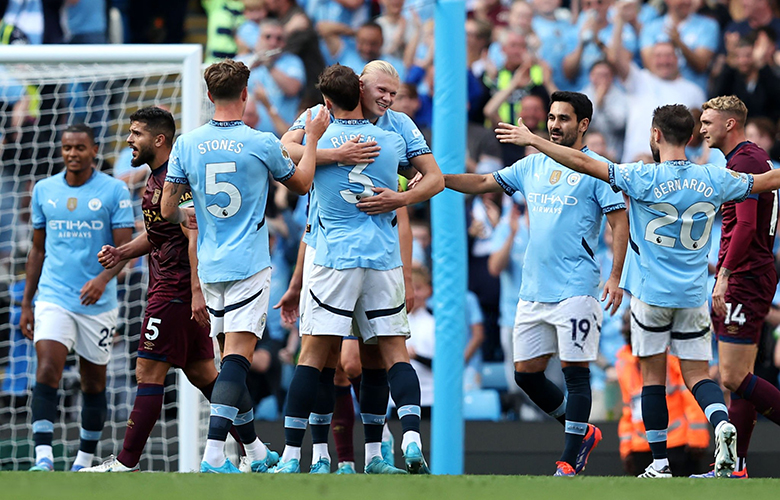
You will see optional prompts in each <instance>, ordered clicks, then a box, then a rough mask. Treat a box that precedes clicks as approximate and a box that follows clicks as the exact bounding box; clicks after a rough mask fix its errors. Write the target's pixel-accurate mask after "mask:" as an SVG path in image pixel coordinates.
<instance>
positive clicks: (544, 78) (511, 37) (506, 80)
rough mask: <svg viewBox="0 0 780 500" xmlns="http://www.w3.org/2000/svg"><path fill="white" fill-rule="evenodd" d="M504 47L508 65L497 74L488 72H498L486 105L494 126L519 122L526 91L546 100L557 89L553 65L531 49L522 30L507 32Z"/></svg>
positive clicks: (486, 114) (485, 109)
mask: <svg viewBox="0 0 780 500" xmlns="http://www.w3.org/2000/svg"><path fill="white" fill-rule="evenodd" d="M502 48H503V51H504V55H505V56H506V62H505V63H504V67H503V68H501V69H499V70H498V72H497V74H496V75H486V76H487V77H491V76H494V78H493V79H492V81H490V83H489V84H488V86H489V87H490V88H491V90H492V96H491V98H490V100H489V101H488V103H487V104H486V105H485V108H484V112H485V117H486V118H487V119H488V120H490V121H491V122H492V125H493V126H496V125H498V123H499V122H505V123H517V118H518V117H519V116H520V111H521V109H522V104H521V101H522V99H523V97H525V96H526V95H528V94H536V95H538V96H540V97H541V98H542V99H544V100H545V102H546V101H547V100H549V94H551V93H553V92H554V91H555V84H554V83H553V82H552V79H551V77H550V68H549V66H547V64H546V63H545V62H544V61H540V60H538V59H537V58H536V57H534V55H533V54H531V53H530V52H529V51H528V46H527V44H526V41H525V37H524V36H523V35H522V34H521V33H518V32H516V31H510V32H508V33H506V35H505V36H504V40H503V42H502Z"/></svg>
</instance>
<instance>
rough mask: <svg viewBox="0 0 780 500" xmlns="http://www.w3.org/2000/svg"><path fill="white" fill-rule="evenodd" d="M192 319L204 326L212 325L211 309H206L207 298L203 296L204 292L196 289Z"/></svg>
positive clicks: (193, 294)
mask: <svg viewBox="0 0 780 500" xmlns="http://www.w3.org/2000/svg"><path fill="white" fill-rule="evenodd" d="M191 318H192V319H194V320H195V321H197V323H198V324H199V325H200V326H202V327H203V328H207V327H209V326H211V319H210V318H209V311H208V309H206V299H204V298H203V292H202V291H200V290H194V291H193V292H192V316H191Z"/></svg>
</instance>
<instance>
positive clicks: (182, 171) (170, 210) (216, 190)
mask: <svg viewBox="0 0 780 500" xmlns="http://www.w3.org/2000/svg"><path fill="white" fill-rule="evenodd" d="M248 79H249V68H247V67H246V66H245V65H244V64H243V63H240V62H236V61H232V60H225V61H221V62H219V63H215V64H212V65H211V66H209V67H208V68H207V69H206V73H205V80H206V86H207V87H208V95H209V99H210V100H212V101H213V102H214V106H215V108H216V109H215V112H214V118H213V119H212V120H211V121H210V122H209V123H208V124H206V125H204V126H202V127H200V128H198V129H196V130H194V131H192V132H189V133H187V134H184V135H182V136H181V137H180V138H179V140H178V141H177V142H176V144H175V145H174V148H173V152H172V154H171V159H170V163H169V165H168V175H167V177H166V178H165V185H164V187H163V198H162V215H163V217H165V218H166V219H167V220H168V221H170V222H171V223H173V224H180V223H186V225H187V226H188V227H190V226H192V225H195V224H196V222H195V217H194V214H193V213H192V212H191V209H183V208H180V207H179V199H180V197H181V195H182V194H183V192H184V185H186V184H189V186H190V187H191V189H192V198H193V202H194V205H195V214H197V221H198V222H199V224H198V225H199V228H200V230H199V233H198V252H197V255H198V277H199V279H200V282H201V287H202V289H203V294H204V297H205V300H206V306H207V309H208V311H209V314H210V318H211V334H212V336H215V335H222V334H224V351H223V357H222V370H221V371H220V373H219V376H218V377H217V381H216V383H215V385H214V390H213V392H212V399H211V417H210V419H209V432H208V440H207V442H206V449H205V452H204V456H203V461H202V463H201V472H221V473H237V472H239V470H238V468H236V467H235V466H234V465H233V464H232V463H230V460H228V459H227V458H226V457H225V452H224V445H225V439H226V437H227V434H228V431H229V429H230V427H231V425H233V424H234V423H235V424H239V425H240V424H241V423H246V422H247V421H248V419H249V418H251V412H252V399H251V397H250V396H249V391H248V389H247V387H246V375H247V372H248V371H249V366H250V360H251V359H252V354H253V352H254V349H255V344H256V343H257V336H261V335H262V332H263V327H264V326H265V321H266V316H267V311H268V287H269V282H270V277H271V268H270V262H271V260H270V255H269V249H268V228H267V227H266V226H265V205H266V199H267V197H268V179H267V176H268V173H269V172H270V173H271V175H273V177H274V178H275V179H276V180H278V181H280V182H282V183H283V184H284V185H285V186H287V187H288V188H289V189H291V190H293V191H295V192H297V193H299V194H304V193H306V192H307V191H308V190H309V188H310V187H311V181H312V178H313V176H314V168H315V155H316V143H317V140H318V139H319V138H320V136H321V135H322V134H323V132H324V131H325V129H326V128H327V126H328V119H329V116H328V113H323V116H319V117H317V119H316V120H313V121H311V120H307V124H306V134H307V139H308V141H309V143H310V145H309V146H307V148H306V151H305V153H304V155H303V158H302V159H301V161H300V163H299V164H298V168H297V169H296V167H295V165H294V164H293V162H292V161H291V160H290V156H289V154H288V153H287V150H286V149H285V148H284V146H282V144H281V143H280V142H279V140H278V139H276V138H275V137H273V135H272V134H269V133H263V132H257V131H255V130H252V129H251V128H249V127H247V126H246V125H244V123H243V122H242V121H241V117H242V116H243V113H244V108H245V107H246V100H247V80H248ZM247 427H251V426H247ZM249 430H250V429H247V431H249ZM251 432H252V433H254V428H253V427H252V428H251ZM242 441H244V442H247V441H249V442H254V439H251V440H249V439H244V438H242ZM256 452H257V454H256V455H255V456H254V457H251V458H252V460H253V461H262V460H266V459H267V458H268V454H267V451H266V449H265V446H259V447H258V449H257V450H256ZM247 453H248V454H249V453H250V451H249V450H247ZM266 463H267V460H266Z"/></svg>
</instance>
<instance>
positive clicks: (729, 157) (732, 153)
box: [726, 141, 750, 161]
mask: <svg viewBox="0 0 780 500" xmlns="http://www.w3.org/2000/svg"><path fill="white" fill-rule="evenodd" d="M747 144H750V141H742V142H740V143H739V144H737V146H736V147H735V148H734V149H732V150H731V151H730V152H729V154H727V155H726V161H729V160H731V157H732V156H734V155H735V154H737V151H739V150H740V149H742V146H745V145H747Z"/></svg>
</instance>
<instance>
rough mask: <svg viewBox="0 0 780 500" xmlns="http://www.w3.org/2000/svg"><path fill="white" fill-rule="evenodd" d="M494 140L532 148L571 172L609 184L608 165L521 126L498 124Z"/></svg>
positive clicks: (521, 124) (521, 123)
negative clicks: (574, 171)
mask: <svg viewBox="0 0 780 500" xmlns="http://www.w3.org/2000/svg"><path fill="white" fill-rule="evenodd" d="M496 138H497V139H498V140H499V142H501V143H504V144H516V145H518V146H533V147H535V148H536V149H538V150H539V151H541V152H542V153H544V154H546V155H547V156H549V157H550V158H552V159H553V160H555V161H557V162H558V163H560V164H561V165H565V166H567V167H569V168H570V169H572V170H576V171H577V172H580V173H583V174H585V175H590V176H591V177H595V178H597V179H601V180H602V181H604V182H609V165H607V164H606V163H604V162H601V161H598V160H595V159H593V158H591V157H590V156H588V155H586V154H585V153H583V152H581V151H577V150H576V149H572V148H569V147H566V146H560V145H558V144H555V143H552V142H550V141H548V140H546V139H542V138H541V137H539V136H536V135H534V134H533V132H531V131H530V130H528V127H526V126H525V125H523V122H522V120H520V124H519V125H511V124H509V123H499V124H498V127H497V128H496Z"/></svg>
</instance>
